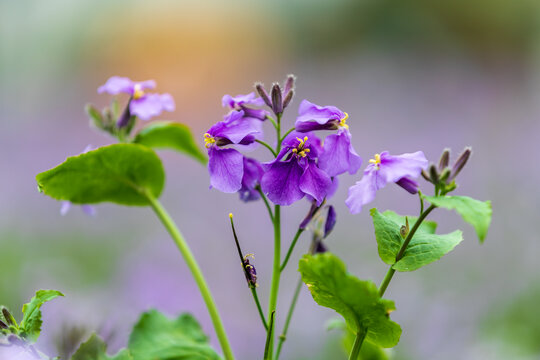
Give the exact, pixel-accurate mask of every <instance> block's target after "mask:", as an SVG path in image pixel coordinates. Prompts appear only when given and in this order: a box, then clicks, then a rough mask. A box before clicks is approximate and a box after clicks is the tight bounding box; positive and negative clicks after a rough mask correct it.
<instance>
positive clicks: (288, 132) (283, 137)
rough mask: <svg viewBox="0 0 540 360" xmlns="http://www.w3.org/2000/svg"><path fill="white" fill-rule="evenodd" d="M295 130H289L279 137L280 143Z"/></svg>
mask: <svg viewBox="0 0 540 360" xmlns="http://www.w3.org/2000/svg"><path fill="white" fill-rule="evenodd" d="M294 129H295V128H290V129H289V130H287V132H286V133H285V134H283V136H282V137H281V141H283V140H284V139H285V138H286V137H287V135H289V134H290V133H292V132H293V131H294Z"/></svg>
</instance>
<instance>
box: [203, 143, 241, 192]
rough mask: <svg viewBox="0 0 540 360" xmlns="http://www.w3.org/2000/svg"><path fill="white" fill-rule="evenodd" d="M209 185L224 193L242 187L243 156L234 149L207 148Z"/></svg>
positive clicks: (235, 190)
mask: <svg viewBox="0 0 540 360" xmlns="http://www.w3.org/2000/svg"><path fill="white" fill-rule="evenodd" d="M208 157H209V159H208V171H209V173H210V185H211V186H212V187H214V188H216V189H218V190H219V191H222V192H225V193H234V192H237V191H238V190H240V188H241V187H242V177H243V175H244V156H243V155H242V154H240V153H239V152H238V151H236V150H234V149H220V148H218V147H217V146H212V147H211V148H210V149H208Z"/></svg>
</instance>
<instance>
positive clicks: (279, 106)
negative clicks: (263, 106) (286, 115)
mask: <svg viewBox="0 0 540 360" xmlns="http://www.w3.org/2000/svg"><path fill="white" fill-rule="evenodd" d="M272 110H273V111H274V114H276V115H277V114H281V113H283V97H282V94H281V88H280V87H279V84H278V83H275V84H274V85H273V86H272Z"/></svg>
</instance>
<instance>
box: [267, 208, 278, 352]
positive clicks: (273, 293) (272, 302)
mask: <svg viewBox="0 0 540 360" xmlns="http://www.w3.org/2000/svg"><path fill="white" fill-rule="evenodd" d="M280 220H281V207H280V206H279V205H275V207H274V265H273V270H272V287H271V288H270V298H269V300H268V316H270V318H272V317H273V316H274V313H275V311H276V305H277V297H278V290H279V278H280V275H281V271H280V264H281V222H280ZM270 320H271V319H269V320H268V323H270ZM273 332H274V331H273V329H272V327H269V329H268V332H267V334H266V337H267V343H268V352H269V355H270V357H269V359H272V355H273V350H274V349H273V348H274V334H273Z"/></svg>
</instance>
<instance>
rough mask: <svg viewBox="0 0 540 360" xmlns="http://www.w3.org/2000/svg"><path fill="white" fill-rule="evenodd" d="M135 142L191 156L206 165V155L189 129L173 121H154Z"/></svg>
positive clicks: (138, 135) (142, 131) (139, 134)
mask: <svg viewBox="0 0 540 360" xmlns="http://www.w3.org/2000/svg"><path fill="white" fill-rule="evenodd" d="M133 142H135V143H137V144H142V145H145V146H149V147H152V148H155V149H170V150H176V151H179V152H182V153H184V154H186V155H189V156H191V157H192V158H194V159H195V160H197V161H199V162H200V163H201V164H203V165H206V163H207V158H206V155H205V154H204V153H203V152H202V151H201V149H200V148H199V146H197V143H196V142H195V140H194V139H193V135H192V134H191V131H190V130H189V127H187V126H186V125H183V124H179V123H176V122H172V121H154V122H153V123H151V124H150V125H148V126H146V127H145V128H143V129H142V130H141V131H140V132H139V133H138V134H137V136H136V137H135V140H133Z"/></svg>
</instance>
